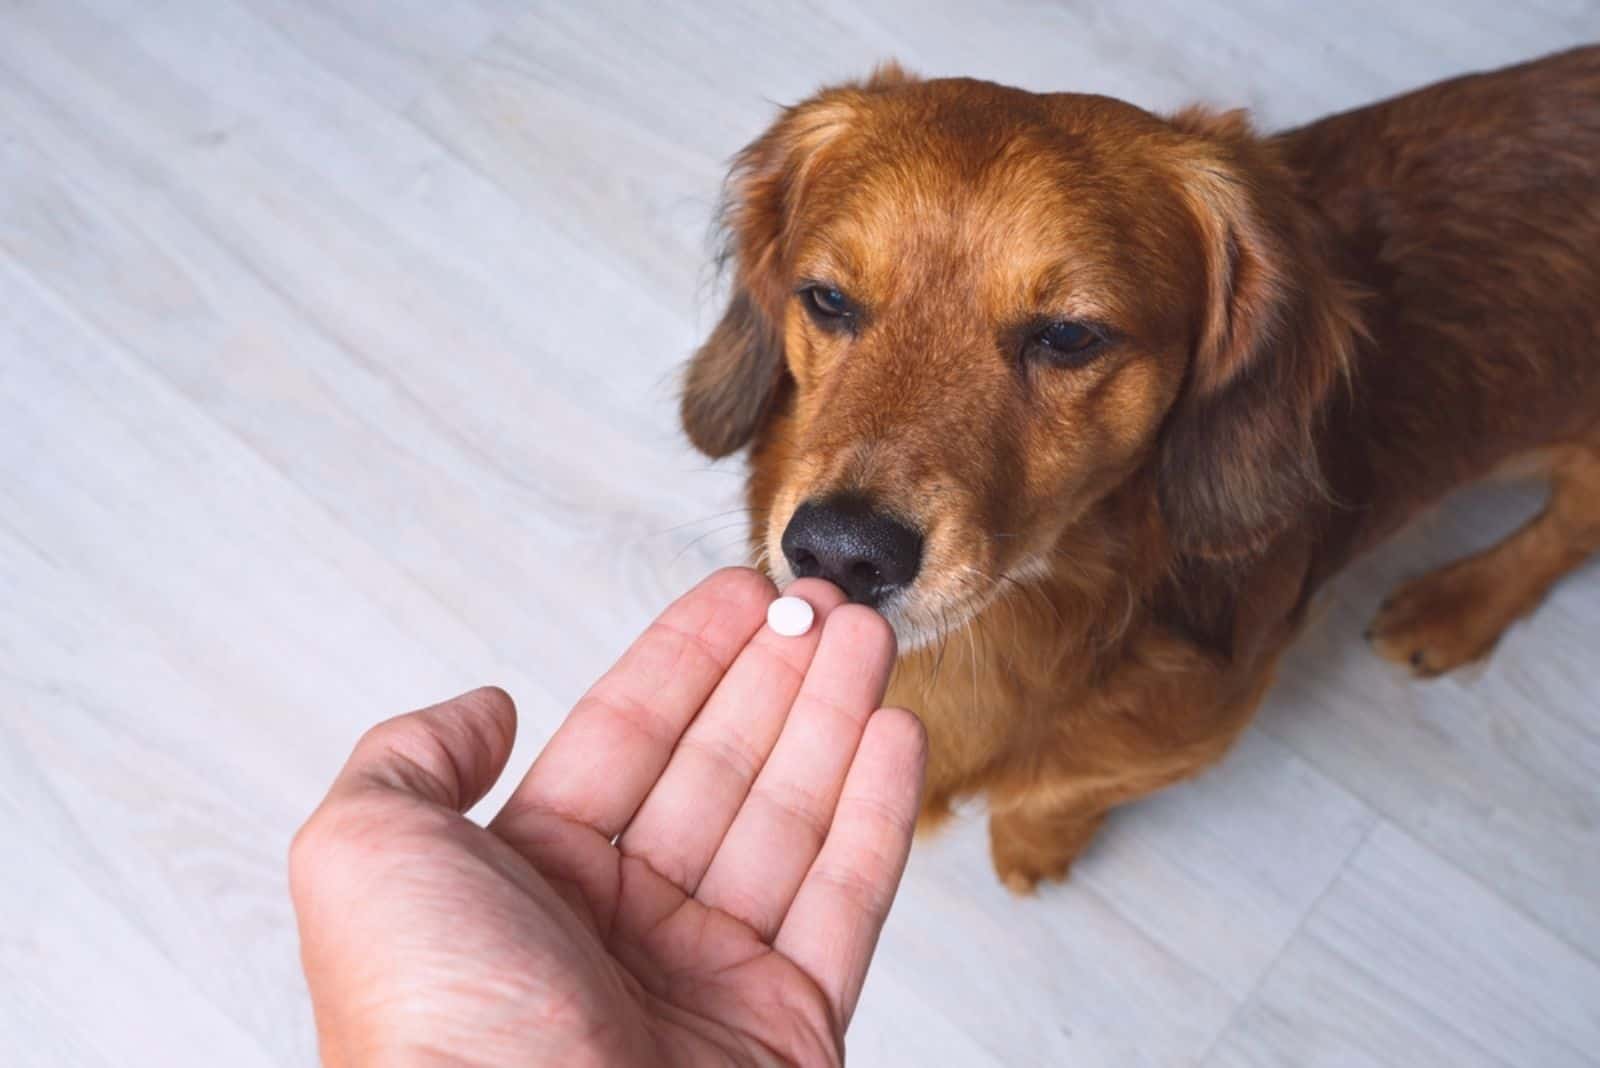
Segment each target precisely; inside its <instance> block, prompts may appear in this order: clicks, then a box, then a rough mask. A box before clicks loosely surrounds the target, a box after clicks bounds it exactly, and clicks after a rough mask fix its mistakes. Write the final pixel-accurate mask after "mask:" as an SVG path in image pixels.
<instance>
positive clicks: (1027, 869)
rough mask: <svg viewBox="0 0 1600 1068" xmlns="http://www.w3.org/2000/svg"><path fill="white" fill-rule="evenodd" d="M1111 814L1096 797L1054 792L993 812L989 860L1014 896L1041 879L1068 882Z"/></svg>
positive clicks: (1031, 887)
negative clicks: (1080, 856) (1076, 862)
mask: <svg viewBox="0 0 1600 1068" xmlns="http://www.w3.org/2000/svg"><path fill="white" fill-rule="evenodd" d="M1109 810H1110V806H1109V805H1107V804H1105V803H1103V802H1099V801H1097V800H1095V799H1094V798H1093V797H1092V796H1084V797H1079V798H1072V797H1070V796H1068V797H1061V796H1057V795H1056V794H1055V793H1054V792H1052V793H1051V794H1047V795H1043V796H1027V797H1024V798H1023V799H1021V800H1020V801H1018V802H1017V803H1016V804H1015V805H1013V807H1011V808H1008V809H1006V810H1004V811H1000V812H993V813H991V814H990V816H989V856H990V858H991V859H992V860H993V861H994V870H995V871H996V873H998V874H999V876H1000V881H1001V882H1003V883H1005V884H1006V887H1007V889H1009V890H1010V891H1011V892H1012V893H1015V894H1031V893H1032V892H1033V890H1034V887H1035V886H1036V885H1037V884H1038V883H1039V882H1040V881H1041V880H1059V879H1065V878H1066V877H1067V871H1068V870H1069V869H1070V868H1071V867H1072V862H1073V861H1075V860H1077V859H1078V854H1080V853H1082V852H1083V851H1084V849H1085V848H1086V847H1087V846H1088V845H1089V842H1090V841H1091V840H1092V839H1093V838H1094V835H1095V832H1096V831H1098V830H1099V829H1100V824H1101V823H1103V822H1104V821H1105V818H1106V813H1107V812H1108V811H1109Z"/></svg>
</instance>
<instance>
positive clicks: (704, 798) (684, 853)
mask: <svg viewBox="0 0 1600 1068" xmlns="http://www.w3.org/2000/svg"><path fill="white" fill-rule="evenodd" d="M785 594H786V595H787V596H791V597H800V598H802V599H804V600H805V601H807V602H808V603H809V604H810V605H811V607H812V609H813V610H814V611H815V612H816V615H817V619H818V620H819V621H825V620H826V619H827V616H828V613H829V612H831V611H832V610H833V609H834V608H837V607H838V606H839V605H840V604H842V603H843V602H844V594H843V593H842V592H840V590H839V588H838V587H837V586H834V585H833V584H832V583H829V582H823V581H822V580H820V579H801V580H800V581H798V582H796V583H794V584H793V585H791V586H790V587H789V588H788V590H786V591H785ZM821 635H822V626H820V625H818V626H813V627H812V628H811V630H810V631H809V632H807V633H806V634H804V635H801V636H800V637H798V638H786V637H784V636H782V635H781V634H778V633H777V632H775V631H773V630H772V629H771V628H770V627H763V628H761V630H760V631H759V632H758V633H757V634H756V636H755V637H754V638H753V639H751V641H750V644H749V645H747V646H745V647H744V651H743V652H741V653H740V654H739V658H738V659H737V660H735V661H734V663H733V667H731V668H729V669H728V674H727V675H726V676H724V677H723V679H722V681H721V682H720V683H718V684H717V688H716V691H715V692H714V693H713V694H712V695H711V699H710V700H709V701H707V702H706V705H705V708H703V709H701V711H700V714H699V715H698V716H696V717H695V720H694V722H693V723H691V724H689V729H688V730H686V731H684V733H683V737H682V738H681V739H679V740H678V748H677V749H676V750H674V751H673V754H672V758H671V760H670V761H669V762H668V764H667V770H666V771H665V772H664V773H662V776H661V779H660V781H659V782H657V783H656V784H655V786H654V787H653V788H652V789H651V790H650V794H649V796H648V797H646V798H645V801H644V804H643V805H641V806H640V807H639V811H638V814H636V815H635V816H634V817H633V822H632V823H630V824H628V829H627V830H625V831H623V832H622V838H621V840H620V841H619V842H618V845H619V846H620V847H621V848H622V851H623V852H624V853H626V854H628V855H629V856H634V857H638V858H639V859H641V860H643V861H644V862H645V863H647V864H649V865H650V867H652V868H654V869H655V870H656V871H657V872H658V873H660V874H661V875H663V876H665V877H666V878H668V879H670V880H671V881H672V882H674V883H676V884H677V885H678V886H680V887H682V888H683V890H684V891H685V892H687V893H691V894H692V893H694V891H695V887H696V886H698V885H699V883H700V878H701V876H703V875H705V873H706V868H707V867H709V866H710V864H711V858H712V856H713V855H715V853H716V851H717V845H718V844H719V843H720V842H721V841H722V836H723V835H724V834H726V833H727V831H728V827H729V825H731V824H732V823H733V818H734V816H735V815H737V814H738V812H739V806H740V805H742V804H744V799H745V795H746V794H747V793H749V791H750V784H751V783H752V782H753V781H754V780H755V777H756V773H757V772H759V771H760V770H761V766H762V765H763V764H765V763H766V761H767V755H768V754H769V753H771V752H772V747H773V744H774V743H776V742H777V740H778V732H779V731H781V730H782V729H783V721H784V720H785V719H786V718H787V717H788V715H789V707H790V706H791V705H792V704H793V703H794V699H795V696H796V695H797V694H798V693H799V692H800V684H801V681H802V680H803V679H804V678H805V675H806V669H807V668H809V667H810V666H811V660H812V657H813V655H814V654H815V653H816V650H817V642H818V641H819V640H820V638H821Z"/></svg>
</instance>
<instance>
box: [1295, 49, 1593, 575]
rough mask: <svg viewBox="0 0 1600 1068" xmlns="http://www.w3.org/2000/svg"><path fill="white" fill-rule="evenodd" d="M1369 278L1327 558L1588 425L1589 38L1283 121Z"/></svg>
mask: <svg viewBox="0 0 1600 1068" xmlns="http://www.w3.org/2000/svg"><path fill="white" fill-rule="evenodd" d="M1279 144H1280V146H1281V148H1282V150H1283V151H1284V152H1285V154H1286V156H1287V157H1288V159H1289V160H1290V161H1291V163H1292V164H1293V166H1294V167H1295V169H1296V170H1297V171H1298V172H1299V174H1300V175H1301V176H1302V180H1303V183H1304V186H1303V188H1304V189H1305V190H1306V192H1307V194H1308V196H1309V198H1310V199H1311V200H1313V201H1314V202H1315V203H1316V204H1317V206H1318V207H1319V208H1320V209H1321V210H1322V211H1323V212H1324V213H1326V215H1327V216H1328V217H1329V218H1330V219H1331V221H1332V222H1333V224H1334V226H1335V227H1336V228H1337V229H1338V231H1339V233H1340V239H1341V244H1342V245H1343V248H1344V255H1345V260H1344V263H1343V268H1344V270H1345V271H1346V272H1348V274H1349V275H1350V276H1351V278H1352V279H1353V280H1354V281H1356V282H1358V283H1359V284H1360V285H1362V286H1363V287H1365V288H1366V289H1368V290H1369V291H1370V299H1369V300H1367V301H1366V302H1365V307H1364V308H1363V317H1364V319H1365V321H1366V323H1367V325H1368V328H1369V330H1370V332H1371V335H1372V336H1371V339H1370V341H1369V342H1367V343H1364V344H1363V345H1361V346H1360V349H1359V353H1358V357H1357V360H1356V366H1355V368H1354V380H1353V383H1352V388H1353V390H1354V393H1355V396H1356V403H1355V404H1353V405H1341V406H1339V407H1340V410H1339V411H1337V412H1335V413H1334V415H1333V418H1334V420H1335V424H1336V428H1337V426H1338V424H1340V423H1344V424H1346V425H1344V426H1343V428H1342V430H1341V431H1339V432H1336V433H1333V434H1330V435H1329V438H1328V440H1329V447H1330V450H1331V455H1330V456H1328V457H1327V463H1328V470H1329V474H1330V476H1331V481H1332V483H1333V489H1334V491H1335V493H1336V494H1337V495H1338V496H1339V497H1340V498H1341V499H1342V501H1343V502H1344V503H1346V504H1347V505H1352V506H1355V511H1354V513H1353V515H1351V516H1350V517H1348V518H1347V519H1346V521H1345V522H1344V523H1343V524H1339V525H1341V526H1343V527H1344V528H1345V535H1346V536H1345V538H1344V539H1342V540H1343V542H1344V544H1343V545H1342V546H1340V547H1339V549H1338V550H1335V551H1334V555H1335V556H1337V557H1339V559H1334V560H1330V561H1329V568H1330V570H1331V569H1332V568H1335V567H1337V566H1338V565H1339V564H1340V563H1342V562H1343V559H1344V558H1346V557H1347V556H1348V555H1349V554H1350V553H1351V552H1356V551H1359V550H1360V549H1362V548H1364V547H1366V546H1367V545H1370V544H1371V543H1373V542H1374V541H1376V540H1378V539H1380V538H1381V537H1383V536H1384V535H1385V534H1386V533H1388V532H1390V531H1391V530H1392V529H1393V528H1394V527H1395V526H1397V525H1398V524H1400V523H1402V522H1404V520H1405V518H1406V517H1407V516H1408V515H1409V514H1410V513H1411V512H1412V511H1413V510H1414V508H1415V507H1416V506H1417V505H1418V504H1420V503H1421V502H1423V501H1425V500H1426V499H1428V498H1429V497H1432V496H1436V495H1438V494H1440V493H1443V492H1445V491H1447V490H1448V489H1450V488H1452V487H1454V486H1456V485H1459V484H1461V483H1464V482H1466V481H1470V480H1472V479H1474V478H1477V477H1480V476H1482V475H1483V474H1485V473H1487V472H1488V471H1489V470H1490V469H1492V468H1494V467H1496V466H1498V465H1499V464H1501V463H1502V462H1505V461H1506V460H1509V459H1512V458H1515V457H1517V456H1519V455H1521V454H1524V453H1527V452H1529V451H1531V450H1534V449H1538V448H1542V447H1545V446H1548V445H1550V444H1551V443H1552V442H1558V441H1561V440H1562V439H1567V438H1574V439H1583V438H1586V437H1588V438H1592V437H1594V436H1595V434H1596V430H1597V427H1600V255H1597V251H1596V250H1597V249H1600V47H1590V48H1583V49H1578V50H1575V51H1571V52H1566V53H1562V54H1559V55H1555V56H1551V57H1548V58H1546V59H1542V60H1538V61H1535V62H1532V63H1527V64H1523V65H1521V66H1517V67H1511V68H1508V69H1505V70H1501V71H1495V72H1491V73H1488V74H1478V75H1471V76H1467V77H1463V78H1457V79H1454V80H1451V81H1447V82H1442V83H1440V84H1438V85H1433V86H1429V87H1427V88H1425V89H1422V90H1419V91H1417V92H1414V93H1410V94H1407V95H1405V96H1401V97H1398V98H1395V99H1393V100H1390V101H1386V102H1384V103H1381V104H1377V105H1374V106H1372V107H1367V108H1362V109H1359V110H1356V111H1351V112H1346V113H1344V114H1341V115H1336V116H1333V117H1330V118H1327V119H1323V120H1321V121H1319V122H1316V123H1313V124H1311V125H1309V126H1306V127H1303V128H1301V129H1299V130H1294V131H1291V132H1289V133H1286V134H1284V135H1282V137H1281V138H1280V139H1279Z"/></svg>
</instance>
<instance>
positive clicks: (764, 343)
mask: <svg viewBox="0 0 1600 1068" xmlns="http://www.w3.org/2000/svg"><path fill="white" fill-rule="evenodd" d="M914 80H915V79H914V77H913V76H912V75H910V74H907V73H906V72H905V71H903V70H901V69H900V67H898V66H897V65H895V64H893V63H886V64H884V65H882V66H880V67H879V68H878V69H877V70H876V71H874V72H873V73H872V75H871V77H869V78H868V79H867V80H866V81H863V82H860V83H854V84H849V85H842V86H838V87H835V88H832V89H827V90H824V91H823V92H821V93H819V94H818V95H817V96H815V97H813V98H811V99H810V100H808V101H806V102H804V103H802V104H797V105H795V106H794V107H791V108H787V109H785V111H784V112H783V114H782V115H781V116H779V118H778V121H777V122H775V123H774V124H773V125H772V127H771V129H769V130H768V131H767V132H766V133H765V134H763V135H762V136H761V137H759V138H758V139H756V140H755V141H754V142H753V143H751V144H750V145H749V146H747V147H746V148H745V149H744V151H742V152H740V153H739V155H738V156H737V157H735V159H734V162H733V168H732V170H731V171H730V172H729V174H728V181H727V184H726V186H725V188H724V195H723V206H722V211H721V219H722V226H723V229H724V231H725V234H726V245H725V250H724V256H725V259H726V261H727V262H728V263H730V264H731V265H732V267H733V291H732V294H731V296H730V297H729V300H728V308H727V311H726V312H725V313H724V314H723V316H722V320H721V322H719V323H718V324H717V326H716V328H715V329H714V330H712V331H711V336H710V337H709V338H707V339H706V342H705V344H704V345H702V346H700V349H699V350H698V351H697V352H696V353H695V354H694V357H693V358H692V359H691V360H690V361H689V367H688V371H687V373H686V374H685V376H684V382H683V397H682V403H681V408H680V412H681V415H682V418H683V427H684V430H685V431H687V432H688V435H689V440H690V442H692V443H693V444H694V447H695V448H697V449H699V450H700V451H701V452H703V453H705V454H706V455H707V456H710V457H713V458H718V457H722V456H726V455H728V454H729V453H731V452H734V451H735V450H737V449H740V448H742V447H743V446H745V445H746V444H748V443H749V441H750V439H751V438H752V437H753V436H754V435H755V433H756V431H757V429H759V427H760V426H761V424H762V422H763V421H764V420H765V419H766V416H767V414H768V413H769V412H770V411H771V409H772V405H773V402H774V400H775V399H776V398H777V396H778V394H779V392H780V387H781V385H782V384H783V380H784V377H785V375H786V374H787V373H788V372H787V369H786V366H785V363H784V354H783V311H784V305H785V304H786V302H787V301H788V299H789V296H790V294H789V291H788V290H789V281H790V279H789V273H788V259H789V257H790V255H791V252H792V249H791V245H792V243H793V238H794V232H793V221H794V209H795V205H796V204H797V203H799V201H800V199H801V197H802V196H803V195H804V192H805V187H806V184H807V182H808V180H809V179H810V178H811V176H812V175H813V174H815V173H816V171H817V169H818V168H820V167H822V166H825V165H826V155H827V153H826V149H827V146H828V145H829V144H830V143H831V142H833V141H834V140H835V139H836V138H837V137H838V136H839V135H840V134H841V133H842V132H843V131H844V130H845V129H846V128H847V127H848V125H849V123H850V121H851V118H852V116H853V114H854V113H855V111H856V108H857V107H858V106H859V105H860V103H861V101H862V100H863V98H864V97H865V96H866V95H868V94H872V93H878V92H883V91H886V90H890V89H893V88H896V87H898V86H901V85H904V84H906V83H908V82H911V81H914Z"/></svg>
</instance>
